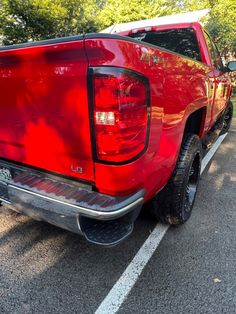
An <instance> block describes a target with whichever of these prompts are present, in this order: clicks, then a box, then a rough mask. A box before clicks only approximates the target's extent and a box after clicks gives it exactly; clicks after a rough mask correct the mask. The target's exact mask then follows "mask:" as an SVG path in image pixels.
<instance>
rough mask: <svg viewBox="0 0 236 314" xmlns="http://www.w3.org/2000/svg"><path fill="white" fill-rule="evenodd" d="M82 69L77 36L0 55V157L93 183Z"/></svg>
mask: <svg viewBox="0 0 236 314" xmlns="http://www.w3.org/2000/svg"><path fill="white" fill-rule="evenodd" d="M64 40H65V39H64ZM87 66H88V64H87V59H86V55H85V52H84V49H83V39H82V37H81V38H77V40H74V41H69V42H58V41H57V42H50V41H47V42H46V44H42V45H38V46H33V45H32V46H26V47H24V46H22V45H20V46H19V47H18V48H17V49H10V50H5V49H3V50H2V51H0V91H1V94H0V112H1V115H0V158H4V159H7V160H11V161H16V162H20V163H23V164H27V165H30V166H34V167H38V168H42V169H45V170H48V171H53V172H57V173H60V174H63V175H68V176H73V177H76V178H80V179H84V180H89V181H93V180H94V171H93V160H92V152H91V140H90V128H89V113H88V101H87Z"/></svg>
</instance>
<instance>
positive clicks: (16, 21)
mask: <svg viewBox="0 0 236 314" xmlns="http://www.w3.org/2000/svg"><path fill="white" fill-rule="evenodd" d="M96 8H97V4H96V3H95V2H94V1H93V0H87V1H86V2H84V1H83V0H54V1H51V0H2V4H1V7H0V19H1V20H0V21H1V29H0V30H1V31H2V33H3V35H4V38H5V39H4V43H5V44H12V43H18V42H25V41H29V40H39V39H45V38H52V37H58V36H60V37H61V36H66V35H71V34H78V33H82V32H84V31H85V32H89V31H94V30H96V19H95V18H94V14H93V13H94V12H96Z"/></svg>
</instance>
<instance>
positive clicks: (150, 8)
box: [98, 0, 179, 29]
mask: <svg viewBox="0 0 236 314" xmlns="http://www.w3.org/2000/svg"><path fill="white" fill-rule="evenodd" d="M178 9H179V7H178V4H177V5H176V1H173V0H169V1H168V0H159V1H155V0H131V1H129V3H128V4H127V1H126V0H107V1H105V3H104V5H103V7H102V9H101V11H100V12H99V14H98V25H99V29H103V28H105V27H108V26H110V25H112V24H117V23H125V22H130V21H137V20H143V19H149V18H152V17H157V16H164V15H168V14H174V13H176V12H178Z"/></svg>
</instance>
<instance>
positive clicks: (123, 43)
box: [0, 23, 230, 202]
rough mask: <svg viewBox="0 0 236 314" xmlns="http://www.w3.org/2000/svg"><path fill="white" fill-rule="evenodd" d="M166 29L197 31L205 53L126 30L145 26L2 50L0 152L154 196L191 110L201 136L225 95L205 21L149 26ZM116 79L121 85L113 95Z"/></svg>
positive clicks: (119, 190)
mask: <svg viewBox="0 0 236 314" xmlns="http://www.w3.org/2000/svg"><path fill="white" fill-rule="evenodd" d="M169 29H170V30H171V29H193V30H194V33H195V35H196V39H197V43H198V46H199V52H200V58H201V61H199V60H194V59H191V58H189V57H186V56H183V55H180V54H178V53H175V52H172V51H169V50H166V49H163V48H160V47H155V46H154V45H151V44H148V43H145V42H141V41H140V40H137V39H133V38H131V37H132V36H133V35H134V34H135V33H142V32H143V31H144V30H142V29H140V30H135V33H134V32H132V31H128V32H123V33H121V34H119V35H104V34H88V35H85V36H77V37H72V38H69V39H68V38H65V39H62V40H55V41H45V42H42V43H40V42H38V43H33V44H26V45H16V46H15V47H10V48H7V47H5V48H2V49H0V90H1V97H0V108H1V117H0V157H1V159H2V160H3V161H6V162H12V163H15V164H16V165H18V166H20V165H22V166H24V167H30V168H31V169H36V170H37V171H42V172H45V173H51V174H53V175H60V176H64V177H65V178H66V179H69V180H72V181H73V180H74V181H75V182H78V183H79V182H81V183H83V184H85V185H87V186H89V189H92V190H94V191H96V192H99V193H101V194H104V195H107V196H115V197H125V196H129V195H132V194H133V193H136V192H137V191H139V190H143V191H145V193H144V195H143V198H144V202H146V201H148V200H150V199H151V198H152V197H153V196H154V195H155V194H156V193H157V192H158V191H159V190H161V189H162V188H163V187H164V186H165V185H166V183H167V182H168V180H169V178H170V177H171V175H172V173H173V170H174V168H175V165H176V162H177V159H178V156H179V151H180V147H181V143H182V140H183V136H184V131H185V128H186V125H187V123H188V119H189V117H191V115H193V114H194V113H199V115H198V116H197V118H199V116H200V117H201V121H200V123H199V124H198V125H197V126H195V129H197V133H198V136H199V137H200V139H202V140H203V139H204V137H205V135H206V134H207V133H208V131H209V130H210V129H211V128H212V127H213V125H214V124H215V123H216V121H217V120H218V119H219V117H220V116H221V115H222V114H223V112H224V110H225V108H226V104H227V102H228V100H229V96H230V81H229V78H228V74H227V73H225V72H222V71H220V70H219V69H217V68H215V67H214V64H213V61H212V58H211V56H210V51H209V48H208V46H207V43H206V39H205V36H206V35H204V32H203V29H202V26H201V25H200V24H199V23H191V24H190V23H184V24H176V25H165V26H159V27H158V26H155V27H152V29H150V30H149V31H150V32H153V31H157V32H158V31H163V30H169ZM130 36H131V37H130ZM107 74H109V75H110V76H109V78H107ZM116 76H117V77H116ZM114 77H115V78H114ZM117 82H118V83H117ZM117 84H118V85H117ZM127 84H128V85H127ZM114 86H116V88H117V86H119V87H120V86H124V88H123V90H122V93H121V92H120V94H119V99H118V100H117V98H115V97H116V96H114V95H113V94H114V93H113V94H112V93H110V91H111V90H112V89H114V90H115V87H114ZM127 86H128V87H127ZM120 88H121V87H120ZM121 89H122V88H121ZM128 89H130V90H131V92H130V95H128V94H127V90H128ZM125 93H126V94H125ZM135 93H136V94H135ZM113 97H114V99H113ZM118 102H119V103H118ZM124 104H125V105H124ZM122 106H123V107H122ZM124 106H126V107H125V109H124ZM117 108H118V109H117ZM120 108H123V109H120ZM119 110H120V111H119ZM122 110H123V111H122ZM104 119H105V120H104ZM109 119H110V120H109ZM104 121H105V122H104ZM198 122H199V121H198ZM105 124H106V125H105ZM104 147H105V148H104Z"/></svg>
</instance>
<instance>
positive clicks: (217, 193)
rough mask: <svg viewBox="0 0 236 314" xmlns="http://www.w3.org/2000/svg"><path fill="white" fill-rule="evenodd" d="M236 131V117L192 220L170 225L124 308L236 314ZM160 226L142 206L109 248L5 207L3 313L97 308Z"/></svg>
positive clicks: (0, 226) (1, 224)
mask: <svg viewBox="0 0 236 314" xmlns="http://www.w3.org/2000/svg"><path fill="white" fill-rule="evenodd" d="M235 135H236V120H234V121H233V126H232V127H231V130H230V133H229V134H228V136H227V137H226V139H225V140H224V142H223V143H222V144H221V146H220V148H219V149H218V151H217V153H216V154H215V156H214V158H213V160H212V162H211V163H210V164H209V166H208V167H207V169H206V170H205V172H204V173H203V175H202V177H201V181H200V186H199V191H198V195H197V199H196V203H195V206H194V210H193V213H192V216H191V218H190V220H189V221H188V222H187V223H186V224H185V225H183V226H181V227H171V228H169V229H168V231H167V233H166V234H165V236H164V238H163V239H162V241H161V243H160V245H159V246H158V248H157V249H156V251H155V252H154V254H153V255H152V257H151V259H150V260H149V262H148V263H147V265H146V267H145V268H144V270H143V271H142V273H141V275H140V276H139V278H138V280H137V282H136V284H135V285H134V287H133V288H132V290H131V292H130V293H129V294H128V296H127V298H126V300H125V301H124V303H123V304H122V305H121V307H120V309H119V311H118V313H161V314H162V313H163V314H169V313H178V314H180V313H194V314H195V313H197V314H198V313H204V314H205V313H216V314H218V313H227V314H231V313H232V314H233V313H236V193H235V191H236V137H235ZM155 225H156V222H154V221H152V220H151V219H150V218H149V217H148V216H147V215H146V214H145V208H144V210H143V212H142V214H141V216H140V217H139V219H138V221H137V223H136V225H135V231H134V233H133V234H132V235H131V236H130V237H129V238H128V239H127V240H126V241H125V242H123V243H121V244H120V245H118V246H116V247H113V248H110V249H107V248H102V247H99V246H95V245H92V244H89V243H87V242H86V241H85V240H84V239H83V238H81V237H79V236H77V235H75V234H72V233H70V232H67V231H64V230H61V229H59V228H56V227H54V226H51V225H49V224H47V223H43V222H37V221H34V220H32V219H30V218H28V217H25V216H22V215H19V214H16V213H15V212H13V211H12V210H11V209H9V208H7V207H6V206H2V207H1V208H0V313H1V314H5V313H17V314H23V313H26V314H27V313H85V314H87V313H95V311H96V309H97V308H98V307H99V305H100V304H101V302H102V301H103V300H104V298H105V297H106V296H107V294H108V293H109V291H110V290H111V289H112V287H113V286H114V284H115V283H116V282H117V280H118V279H119V278H120V276H121V274H122V273H123V272H124V270H125V269H126V267H127V266H128V265H129V264H130V262H131V260H132V259H133V257H134V256H135V254H136V253H137V251H138V250H139V248H140V247H142V244H143V243H144V241H145V240H146V239H147V238H148V236H149V234H150V233H151V232H152V230H153V228H154V227H155ZM105 314H106V313H105ZM109 314H110V313H109Z"/></svg>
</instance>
